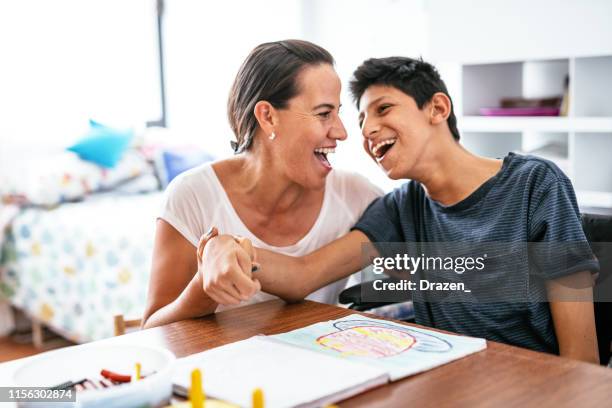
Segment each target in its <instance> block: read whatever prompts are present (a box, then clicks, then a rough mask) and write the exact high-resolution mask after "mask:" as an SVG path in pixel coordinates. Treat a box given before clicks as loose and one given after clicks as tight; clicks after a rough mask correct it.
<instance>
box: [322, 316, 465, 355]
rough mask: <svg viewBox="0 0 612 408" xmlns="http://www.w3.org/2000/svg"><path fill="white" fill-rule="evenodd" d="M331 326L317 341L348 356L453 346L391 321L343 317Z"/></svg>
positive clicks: (438, 349) (439, 351)
mask: <svg viewBox="0 0 612 408" xmlns="http://www.w3.org/2000/svg"><path fill="white" fill-rule="evenodd" d="M334 327H335V328H337V329H338V331H336V332H332V333H328V334H325V335H323V336H320V337H319V338H317V339H316V343H317V344H319V345H320V346H323V347H326V348H329V349H331V350H334V351H337V352H339V353H342V354H343V355H347V356H349V355H352V356H359V357H372V358H384V357H391V356H395V355H397V354H400V353H403V352H405V351H408V350H410V349H413V350H416V351H422V352H433V353H444V352H448V351H450V350H451V349H452V348H453V346H452V345H451V343H449V342H448V341H446V340H443V339H441V338H439V337H436V336H435V335H433V334H427V333H423V332H421V331H418V330H414V329H411V328H409V327H403V326H400V325H395V324H392V323H383V322H376V321H372V320H345V321H340V322H336V323H334Z"/></svg>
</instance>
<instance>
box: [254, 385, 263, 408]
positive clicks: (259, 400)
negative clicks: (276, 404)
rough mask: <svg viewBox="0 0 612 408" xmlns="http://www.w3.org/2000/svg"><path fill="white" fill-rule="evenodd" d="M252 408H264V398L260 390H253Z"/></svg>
mask: <svg viewBox="0 0 612 408" xmlns="http://www.w3.org/2000/svg"><path fill="white" fill-rule="evenodd" d="M253 408H264V396H263V391H262V390H261V388H255V390H253Z"/></svg>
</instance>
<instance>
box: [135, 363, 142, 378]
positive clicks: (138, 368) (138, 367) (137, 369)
mask: <svg viewBox="0 0 612 408" xmlns="http://www.w3.org/2000/svg"><path fill="white" fill-rule="evenodd" d="M140 368H141V366H140V363H136V369H135V372H134V381H138V380H140V378H141V376H140Z"/></svg>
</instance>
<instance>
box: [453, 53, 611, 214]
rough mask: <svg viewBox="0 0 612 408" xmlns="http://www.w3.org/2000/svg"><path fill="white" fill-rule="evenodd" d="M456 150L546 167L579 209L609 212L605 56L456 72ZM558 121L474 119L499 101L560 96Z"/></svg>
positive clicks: (608, 93)
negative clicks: (554, 169)
mask: <svg viewBox="0 0 612 408" xmlns="http://www.w3.org/2000/svg"><path fill="white" fill-rule="evenodd" d="M460 77H461V98H460V99H459V103H458V104H457V107H458V112H457V114H458V116H459V118H458V122H459V123H458V124H459V129H460V131H461V136H462V143H463V144H464V145H465V146H466V148H468V149H470V150H471V151H473V152H475V153H477V154H480V155H483V156H488V157H503V156H505V155H506V154H507V153H508V152H509V151H516V152H523V153H525V152H526V153H530V154H534V155H537V156H541V157H544V158H546V159H549V160H552V161H554V162H555V163H556V164H557V165H558V166H559V167H560V168H561V169H562V170H563V171H564V172H565V173H566V174H567V175H568V176H569V177H570V179H571V180H572V183H573V184H574V189H575V190H576V194H577V196H578V202H579V204H580V205H581V206H582V207H612V99H611V98H612V96H611V95H612V55H607V56H595V57H568V58H561V59H547V60H534V61H518V62H501V63H495V62H487V63H483V64H465V65H462V66H461V75H460ZM566 77H569V112H568V116H564V117H561V116H559V117H518V116H517V117H510V116H506V117H501V116H496V117H492V116H480V112H479V110H480V108H486V107H496V106H499V103H500V100H501V99H502V98H508V97H525V98H543V97H550V96H557V95H562V94H563V92H564V83H565V78H566Z"/></svg>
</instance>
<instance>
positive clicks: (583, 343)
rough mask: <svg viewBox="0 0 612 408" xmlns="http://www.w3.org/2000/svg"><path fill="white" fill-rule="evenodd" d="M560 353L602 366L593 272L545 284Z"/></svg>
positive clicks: (580, 273)
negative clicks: (596, 321)
mask: <svg viewBox="0 0 612 408" xmlns="http://www.w3.org/2000/svg"><path fill="white" fill-rule="evenodd" d="M546 290H547V295H548V299H549V301H550V312H551V314H552V318H553V323H554V326H555V333H556V335H557V341H558V342H559V354H560V355H561V356H563V357H569V358H572V359H575V360H582V361H586V362H590V363H596V364H598V363H599V350H598V347H597V336H596V332H595V314H594V311H593V290H592V278H591V273H590V272H588V271H584V272H578V273H575V274H572V275H569V276H564V277H562V278H558V279H553V280H550V281H548V282H547V283H546Z"/></svg>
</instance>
